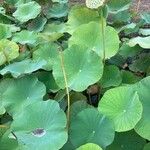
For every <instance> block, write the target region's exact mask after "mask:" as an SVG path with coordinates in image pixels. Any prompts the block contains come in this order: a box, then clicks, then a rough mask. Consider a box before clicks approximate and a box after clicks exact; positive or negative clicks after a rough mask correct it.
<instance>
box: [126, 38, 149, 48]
mask: <svg viewBox="0 0 150 150" xmlns="http://www.w3.org/2000/svg"><path fill="white" fill-rule="evenodd" d="M149 41H150V36H148V37H140V36H138V37H135V38H132V39H130V41H129V43H128V44H129V46H131V47H133V46H135V45H137V44H138V45H139V46H141V47H142V48H145V49H150V42H149Z"/></svg>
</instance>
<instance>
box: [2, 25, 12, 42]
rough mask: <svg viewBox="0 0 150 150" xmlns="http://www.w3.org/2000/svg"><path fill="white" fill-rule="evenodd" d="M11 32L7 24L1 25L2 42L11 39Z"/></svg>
mask: <svg viewBox="0 0 150 150" xmlns="http://www.w3.org/2000/svg"><path fill="white" fill-rule="evenodd" d="M11 35H12V34H11V30H10V29H9V28H8V26H7V25H5V24H0V40H1V39H6V38H10V37H11Z"/></svg>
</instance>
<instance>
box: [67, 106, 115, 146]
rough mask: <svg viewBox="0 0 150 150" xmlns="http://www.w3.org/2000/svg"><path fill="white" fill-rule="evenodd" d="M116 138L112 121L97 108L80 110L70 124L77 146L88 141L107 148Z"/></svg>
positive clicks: (71, 134) (72, 137)
mask: <svg viewBox="0 0 150 150" xmlns="http://www.w3.org/2000/svg"><path fill="white" fill-rule="evenodd" d="M113 139H114V126H113V124H112V122H111V121H110V120H109V119H108V118H106V117H105V116H104V115H102V114H101V113H99V112H98V111H97V109H95V108H87V109H84V110H83V111H81V112H79V113H78V114H77V116H76V117H75V119H74V120H72V122H71V125H70V140H71V142H72V144H73V146H75V147H76V148H77V147H79V146H81V145H84V144H86V143H95V144H97V145H99V146H100V147H102V148H105V147H106V146H108V145H109V144H111V143H112V141H113Z"/></svg>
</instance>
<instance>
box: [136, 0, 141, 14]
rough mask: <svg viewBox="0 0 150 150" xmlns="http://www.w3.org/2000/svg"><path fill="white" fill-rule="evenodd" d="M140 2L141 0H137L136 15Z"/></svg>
mask: <svg viewBox="0 0 150 150" xmlns="http://www.w3.org/2000/svg"><path fill="white" fill-rule="evenodd" d="M140 4H141V0H138V3H137V7H136V15H137V14H138V12H139V8H140Z"/></svg>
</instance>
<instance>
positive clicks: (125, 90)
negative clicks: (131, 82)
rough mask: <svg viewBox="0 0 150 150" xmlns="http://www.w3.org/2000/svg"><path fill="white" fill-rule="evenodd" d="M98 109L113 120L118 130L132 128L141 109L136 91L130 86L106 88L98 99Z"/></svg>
mask: <svg viewBox="0 0 150 150" xmlns="http://www.w3.org/2000/svg"><path fill="white" fill-rule="evenodd" d="M98 109H99V111H100V112H101V113H103V114H105V115H106V116H108V117H109V118H110V119H111V120H113V122H114V124H115V130H116V131H118V132H122V131H128V130H131V129H133V128H134V127H135V125H136V124H137V123H138V121H139V120H140V119H141V116H142V110H143V108H142V104H141V102H140V101H139V97H138V94H137V92H135V91H134V90H133V89H132V88H130V87H118V88H114V89H110V90H108V91H107V92H106V93H105V94H104V96H103V97H102V99H101V100H100V102H99V107H98Z"/></svg>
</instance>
